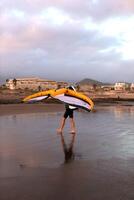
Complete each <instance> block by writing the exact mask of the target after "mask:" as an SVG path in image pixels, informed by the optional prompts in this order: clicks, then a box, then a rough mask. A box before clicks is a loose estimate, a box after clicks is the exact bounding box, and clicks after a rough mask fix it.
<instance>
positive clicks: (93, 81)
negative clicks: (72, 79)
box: [76, 78, 105, 85]
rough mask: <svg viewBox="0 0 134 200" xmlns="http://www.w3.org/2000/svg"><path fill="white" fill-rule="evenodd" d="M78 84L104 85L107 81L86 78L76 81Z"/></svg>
mask: <svg viewBox="0 0 134 200" xmlns="http://www.w3.org/2000/svg"><path fill="white" fill-rule="evenodd" d="M76 84H77V85H94V84H95V85H104V84H105V83H102V82H100V81H96V80H93V79H89V78H85V79H83V80H81V81H79V82H77V83H76Z"/></svg>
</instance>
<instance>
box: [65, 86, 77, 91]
mask: <svg viewBox="0 0 134 200" xmlns="http://www.w3.org/2000/svg"><path fill="white" fill-rule="evenodd" d="M67 89H69V90H73V91H76V89H75V87H74V86H73V85H70V86H68V87H67Z"/></svg>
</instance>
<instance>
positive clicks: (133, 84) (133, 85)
mask: <svg viewBox="0 0 134 200" xmlns="http://www.w3.org/2000/svg"><path fill="white" fill-rule="evenodd" d="M130 90H131V91H134V83H132V84H131V86H130Z"/></svg>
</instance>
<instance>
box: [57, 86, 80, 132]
mask: <svg viewBox="0 0 134 200" xmlns="http://www.w3.org/2000/svg"><path fill="white" fill-rule="evenodd" d="M67 89H69V90H73V91H76V90H75V88H74V87H73V86H69V87H68V88H67ZM65 109H66V110H65V113H64V115H63V118H62V121H61V125H60V128H59V129H58V132H59V133H62V131H63V128H64V126H65V122H66V119H67V118H68V117H69V118H70V125H71V133H72V134H75V132H76V130H75V122H74V118H73V111H74V110H76V109H77V108H76V107H74V106H71V105H69V104H65Z"/></svg>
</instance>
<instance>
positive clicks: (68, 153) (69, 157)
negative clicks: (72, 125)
mask: <svg viewBox="0 0 134 200" xmlns="http://www.w3.org/2000/svg"><path fill="white" fill-rule="evenodd" d="M75 135H76V134H71V141H70V143H69V145H68V146H67V144H66V142H65V139H64V136H63V134H62V133H61V134H60V136H61V143H62V146H63V151H64V155H65V163H68V162H71V161H73V160H74V152H73V146H74V141H75Z"/></svg>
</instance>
